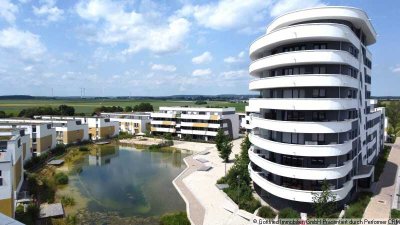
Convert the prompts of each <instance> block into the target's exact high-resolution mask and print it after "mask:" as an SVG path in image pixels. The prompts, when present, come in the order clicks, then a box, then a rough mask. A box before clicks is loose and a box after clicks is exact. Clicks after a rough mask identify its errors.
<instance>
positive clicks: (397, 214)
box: [390, 209, 400, 219]
mask: <svg viewBox="0 0 400 225" xmlns="http://www.w3.org/2000/svg"><path fill="white" fill-rule="evenodd" d="M390 218H392V219H399V218H400V210H398V209H392V211H390Z"/></svg>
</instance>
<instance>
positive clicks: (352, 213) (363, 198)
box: [344, 192, 372, 218]
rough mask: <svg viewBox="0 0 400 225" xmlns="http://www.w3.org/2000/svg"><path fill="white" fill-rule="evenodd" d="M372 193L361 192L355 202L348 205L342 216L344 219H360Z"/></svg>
mask: <svg viewBox="0 0 400 225" xmlns="http://www.w3.org/2000/svg"><path fill="white" fill-rule="evenodd" d="M371 196H372V193H369V192H361V193H359V196H358V197H357V198H356V200H355V201H353V202H352V203H350V205H349V208H348V209H347V210H346V212H345V214H344V218H362V217H363V214H364V211H365V208H367V205H368V203H369V201H370V200H371Z"/></svg>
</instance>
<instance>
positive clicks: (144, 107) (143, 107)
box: [93, 102, 154, 114]
mask: <svg viewBox="0 0 400 225" xmlns="http://www.w3.org/2000/svg"><path fill="white" fill-rule="evenodd" d="M153 111H154V108H153V105H152V104H150V103H148V102H142V103H140V104H138V105H134V106H126V107H125V108H122V107H121V106H101V107H97V108H95V109H94V112H93V114H99V113H101V112H153Z"/></svg>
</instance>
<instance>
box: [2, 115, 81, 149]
mask: <svg viewBox="0 0 400 225" xmlns="http://www.w3.org/2000/svg"><path fill="white" fill-rule="evenodd" d="M0 123H9V124H51V127H52V128H54V129H55V130H56V142H57V143H61V144H73V143H76V142H80V141H85V140H89V129H88V125H87V124H83V123H82V122H81V121H80V120H76V119H75V120H72V119H70V120H59V119H47V120H46V119H20V118H7V119H0ZM36 130H37V129H36ZM48 132H49V135H50V133H51V132H52V131H50V130H48ZM49 139H50V138H49ZM32 143H33V144H34V141H33V138H32ZM49 145H50V143H49V142H47V141H46V142H45V146H46V147H47V146H49ZM51 145H53V142H51Z"/></svg>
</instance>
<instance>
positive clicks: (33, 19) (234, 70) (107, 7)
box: [0, 0, 400, 96]
mask: <svg viewBox="0 0 400 225" xmlns="http://www.w3.org/2000/svg"><path fill="white" fill-rule="evenodd" d="M323 5H330V6H334V5H345V6H354V7H357V8H361V9H363V10H365V11H366V12H367V14H368V16H369V18H370V19H371V22H372V24H373V26H374V27H375V30H376V31H377V33H378V38H377V43H376V44H374V45H372V46H370V51H371V52H372V54H373V59H372V61H373V73H372V95H373V96H385V95H400V57H399V53H400V45H399V36H400V1H398V0H384V1H378V0H354V1H352V0H211V1H210V0H130V1H129V0H115V1H114V0H0V95H15V94H21V95H40V96H51V95H52V93H53V95H54V96H79V95H80V94H81V88H85V94H86V96H166V95H181V94H203V95H215V94H255V93H254V92H250V91H249V90H248V84H249V81H250V79H251V77H250V76H249V74H248V67H249V64H250V60H249V56H248V55H249V54H248V50H249V46H250V44H251V43H252V42H253V41H254V40H255V39H256V38H258V37H259V36H261V35H263V34H264V33H265V30H266V27H267V25H268V24H269V23H270V22H271V21H272V20H273V19H274V18H275V17H277V16H279V15H281V14H283V13H286V12H289V11H292V10H297V9H301V8H308V7H313V6H323Z"/></svg>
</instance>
